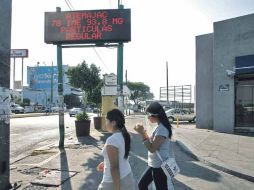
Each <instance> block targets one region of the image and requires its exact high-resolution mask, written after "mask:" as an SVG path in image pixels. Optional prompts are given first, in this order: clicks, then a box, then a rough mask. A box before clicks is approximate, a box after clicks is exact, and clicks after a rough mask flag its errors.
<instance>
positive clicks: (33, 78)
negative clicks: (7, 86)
mask: <svg viewBox="0 0 254 190" xmlns="http://www.w3.org/2000/svg"><path fill="white" fill-rule="evenodd" d="M67 70H68V66H67V65H63V94H64V95H66V94H71V93H72V87H71V86H70V85H69V84H68V82H69V80H68V78H67V75H66V74H65V73H66V72H67ZM27 83H28V87H26V88H23V98H28V99H30V101H31V104H39V105H43V106H47V104H49V103H51V98H52V103H53V105H58V68H57V66H36V67H27ZM51 89H52V90H51Z"/></svg>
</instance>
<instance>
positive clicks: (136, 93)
mask: <svg viewBox="0 0 254 190" xmlns="http://www.w3.org/2000/svg"><path fill="white" fill-rule="evenodd" d="M127 87H128V88H129V89H130V91H131V95H130V100H133V101H134V103H135V104H136V105H139V104H140V102H141V101H145V100H149V99H153V97H154V95H153V93H151V92H150V87H149V86H147V85H145V84H144V83H143V82H127Z"/></svg>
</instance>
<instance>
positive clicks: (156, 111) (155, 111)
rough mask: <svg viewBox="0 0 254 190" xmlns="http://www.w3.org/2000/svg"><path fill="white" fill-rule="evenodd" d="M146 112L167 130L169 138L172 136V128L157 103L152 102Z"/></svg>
mask: <svg viewBox="0 0 254 190" xmlns="http://www.w3.org/2000/svg"><path fill="white" fill-rule="evenodd" d="M146 112H148V113H150V114H151V115H152V116H154V117H158V118H159V120H160V122H161V123H162V124H163V126H164V127H166V128H167V130H168V133H169V135H168V136H169V138H171V136H172V129H171V128H172V126H171V124H170V123H169V120H168V118H167V115H166V113H165V111H164V109H163V107H162V106H161V105H160V104H159V103H158V102H152V103H151V104H150V105H149V106H148V107H147V108H146Z"/></svg>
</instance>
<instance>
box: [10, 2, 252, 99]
mask: <svg viewBox="0 0 254 190" xmlns="http://www.w3.org/2000/svg"><path fill="white" fill-rule="evenodd" d="M69 1H70V3H71V5H72V7H71V9H72V10H97V9H117V6H118V1H117V0H69ZM122 4H123V5H124V8H129V9H131V41H130V42H128V43H124V60H123V70H124V73H125V71H126V70H127V73H128V76H127V77H128V81H131V82H143V83H145V84H146V85H148V86H149V87H150V90H151V92H152V93H153V94H154V95H155V99H159V89H160V87H165V86H166V62H168V68H169V69H168V84H169V86H174V85H192V86H193V87H194V85H195V36H198V35H202V34H207V33H212V32H213V22H216V21H221V20H225V19H229V18H234V17H238V16H242V15H246V14H252V13H254V1H253V0H157V1H154V0H149V1H147V0H138V1H137V0H122ZM56 7H61V10H62V11H70V8H69V7H68V6H67V4H66V1H65V0H22V1H21V0H12V37H11V48H12V49H28V51H29V57H28V58H25V59H24V84H26V83H27V81H26V78H27V77H26V67H27V66H36V64H37V62H40V65H47V66H50V65H51V63H52V62H53V64H54V65H56V64H57V61H56V60H57V59H56V46H55V45H52V44H46V43H45V42H44V12H54V11H56ZM84 60H85V61H86V63H88V64H92V63H93V64H95V65H97V66H98V67H100V69H101V74H106V73H108V74H109V73H115V74H116V72H117V49H116V48H106V47H103V48H66V49H63V64H64V65H69V66H76V65H77V64H79V63H81V62H83V61H84ZM11 63H12V65H13V60H11ZM15 78H16V80H21V59H16V76H15ZM124 81H125V76H124ZM11 87H12V72H11ZM192 99H193V98H192Z"/></svg>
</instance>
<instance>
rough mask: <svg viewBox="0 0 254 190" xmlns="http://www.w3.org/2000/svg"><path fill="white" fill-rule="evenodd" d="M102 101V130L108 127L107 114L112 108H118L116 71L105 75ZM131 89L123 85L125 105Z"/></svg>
mask: <svg viewBox="0 0 254 190" xmlns="http://www.w3.org/2000/svg"><path fill="white" fill-rule="evenodd" d="M101 95H102V103H101V112H102V113H101V116H102V130H103V131H107V129H106V115H107V112H108V111H110V110H111V109H114V108H117V107H118V105H117V102H118V101H117V97H118V94H117V76H116V75H115V74H114V73H111V74H106V75H104V86H103V87H102V89H101ZM129 95H130V90H129V88H128V87H127V86H126V85H123V96H124V101H125V102H124V105H127V102H128V99H129V98H128V97H129Z"/></svg>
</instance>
